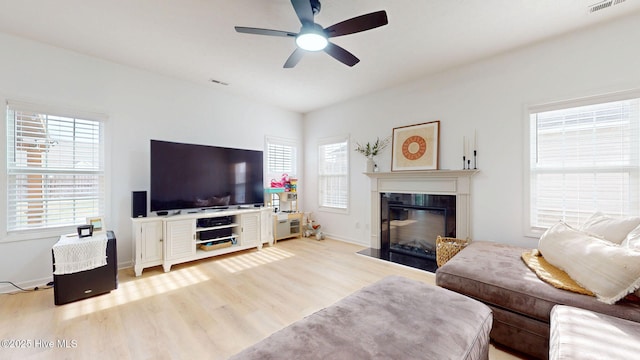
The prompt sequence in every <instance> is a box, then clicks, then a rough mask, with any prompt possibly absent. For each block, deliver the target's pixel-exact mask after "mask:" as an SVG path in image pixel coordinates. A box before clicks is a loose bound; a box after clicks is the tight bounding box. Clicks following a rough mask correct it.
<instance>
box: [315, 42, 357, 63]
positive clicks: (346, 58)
mask: <svg viewBox="0 0 640 360" xmlns="http://www.w3.org/2000/svg"><path fill="white" fill-rule="evenodd" d="M324 51H325V52H326V53H327V54H329V55H331V56H332V57H333V58H334V59H336V60H338V61H340V62H341V63H343V64H345V65H347V66H353V65H355V64H357V63H359V62H360V59H358V58H357V57H355V55H353V54H352V53H350V52H348V51H347V50H345V49H343V48H341V47H340V46H338V45H336V44H332V43H329V44H328V45H327V47H326V48H324Z"/></svg>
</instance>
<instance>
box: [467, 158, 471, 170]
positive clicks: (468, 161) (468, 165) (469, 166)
mask: <svg viewBox="0 0 640 360" xmlns="http://www.w3.org/2000/svg"><path fill="white" fill-rule="evenodd" d="M467 170H471V159H469V160H467Z"/></svg>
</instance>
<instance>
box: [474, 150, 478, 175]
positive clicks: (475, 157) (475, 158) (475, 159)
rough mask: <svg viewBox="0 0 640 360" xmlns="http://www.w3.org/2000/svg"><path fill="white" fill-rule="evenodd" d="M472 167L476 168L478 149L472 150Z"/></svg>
mask: <svg viewBox="0 0 640 360" xmlns="http://www.w3.org/2000/svg"><path fill="white" fill-rule="evenodd" d="M473 169H474V170H478V151H476V150H473Z"/></svg>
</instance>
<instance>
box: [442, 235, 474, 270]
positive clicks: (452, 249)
mask: <svg viewBox="0 0 640 360" xmlns="http://www.w3.org/2000/svg"><path fill="white" fill-rule="evenodd" d="M467 245H469V240H468V239H456V238H450V237H442V236H438V238H437V239H436V263H437V264H438V267H440V266H442V265H444V264H445V263H446V262H447V261H449V260H450V259H451V258H452V257H454V256H455V255H456V254H457V253H459V252H460V250H462V249H464V248H465V247H467Z"/></svg>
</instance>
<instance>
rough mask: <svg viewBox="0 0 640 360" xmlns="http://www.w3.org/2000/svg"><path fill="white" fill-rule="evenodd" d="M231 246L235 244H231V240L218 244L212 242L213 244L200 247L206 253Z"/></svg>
mask: <svg viewBox="0 0 640 360" xmlns="http://www.w3.org/2000/svg"><path fill="white" fill-rule="evenodd" d="M231 245H233V244H232V243H231V240H229V241H224V242H217V243H216V242H212V243H206V244H200V245H199V246H198V247H199V248H200V249H202V250H204V251H211V250H216V249H222V248H226V247H230V246H231Z"/></svg>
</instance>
